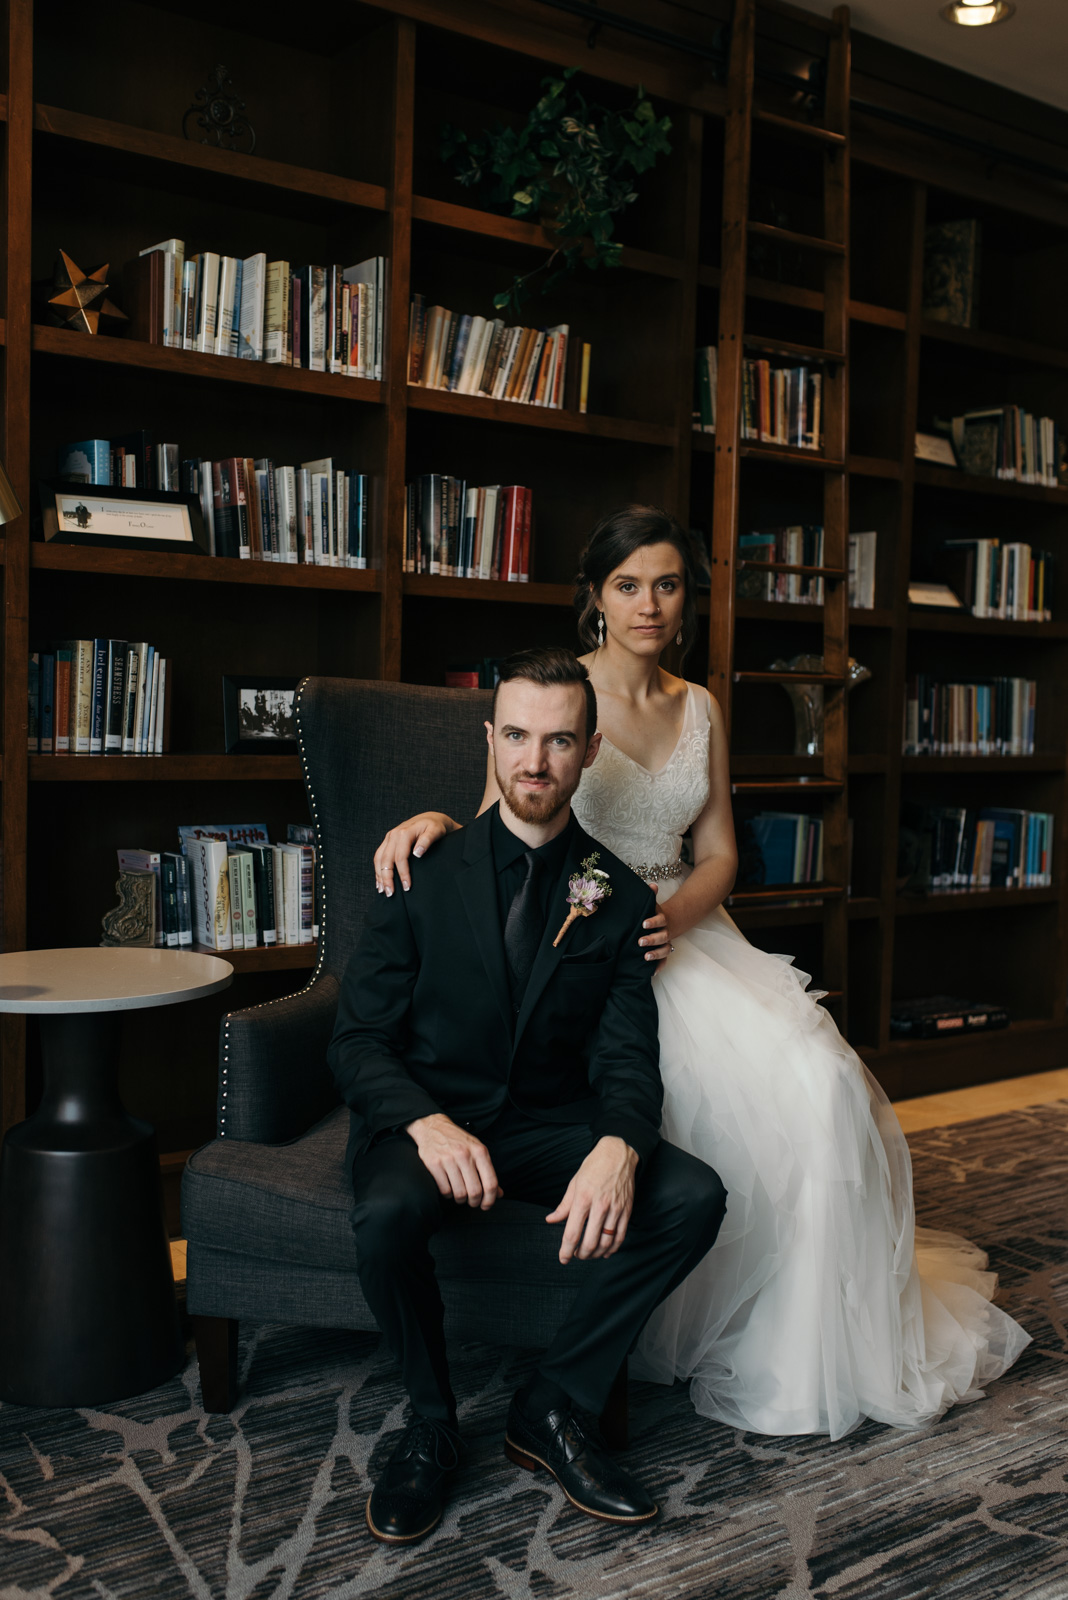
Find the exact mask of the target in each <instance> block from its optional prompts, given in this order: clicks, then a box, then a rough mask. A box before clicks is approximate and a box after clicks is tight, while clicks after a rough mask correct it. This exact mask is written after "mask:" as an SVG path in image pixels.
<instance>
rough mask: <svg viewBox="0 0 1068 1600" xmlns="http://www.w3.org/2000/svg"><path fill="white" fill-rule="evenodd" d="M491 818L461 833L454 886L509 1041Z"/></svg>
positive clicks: (510, 1016) (487, 815)
mask: <svg viewBox="0 0 1068 1600" xmlns="http://www.w3.org/2000/svg"><path fill="white" fill-rule="evenodd" d="M491 817H492V809H491V810H489V811H484V812H483V813H482V815H481V816H480V817H476V818H475V820H474V822H472V823H470V824H469V825H468V826H467V827H466V828H465V829H464V835H465V838H464V859H463V866H462V867H461V868H460V871H459V872H458V873H457V875H456V885H457V888H458V889H459V891H460V898H461V900H462V901H463V904H464V910H465V911H466V912H467V916H468V920H469V921H470V923H471V932H472V935H473V937H474V941H475V948H476V950H477V951H478V953H479V956H480V957H481V959H482V965H483V966H484V967H485V969H486V977H487V978H488V979H489V984H490V988H491V989H492V990H493V995H494V998H495V999H496V1001H497V1004H498V1006H499V1008H500V1012H501V1017H502V1018H503V1021H504V1025H505V1027H506V1029H507V1030H508V1035H509V1037H511V1035H512V1031H513V1028H514V1025H515V1017H514V1015H513V1012H512V1002H511V999H510V997H509V993H508V969H507V967H506V965H505V960H504V938H503V934H502V931H501V919H500V915H499V913H498V911H497V871H496V868H495V866H494V864H493V846H492V843H491V839H490V820H491Z"/></svg>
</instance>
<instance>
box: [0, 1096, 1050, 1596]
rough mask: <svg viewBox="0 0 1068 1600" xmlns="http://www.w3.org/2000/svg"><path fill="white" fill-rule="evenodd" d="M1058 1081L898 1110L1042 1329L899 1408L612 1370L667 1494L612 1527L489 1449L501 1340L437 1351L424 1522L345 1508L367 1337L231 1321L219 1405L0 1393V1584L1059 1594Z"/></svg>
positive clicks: (649, 1470)
mask: <svg viewBox="0 0 1068 1600" xmlns="http://www.w3.org/2000/svg"><path fill="white" fill-rule="evenodd" d="M1066 1135H1068V1103H1058V1104H1056V1105H1050V1106H1044V1107H1038V1108H1035V1109H1032V1110H1029V1111H1022V1112H1014V1113H1012V1114H1009V1115H1006V1116H1001V1117H994V1118H990V1119H988V1120H986V1121H983V1122H973V1123H963V1124H958V1125H956V1126H954V1127H951V1128H944V1129H939V1130H937V1131H934V1132H928V1133H922V1134H918V1135H916V1136H914V1137H913V1138H912V1139H911V1140H910V1141H909V1142H910V1144H911V1147H912V1150H913V1156H914V1159H915V1165H916V1190H917V1206H918V1212H919V1215H920V1217H921V1219H926V1220H929V1221H930V1222H932V1223H934V1224H936V1225H938V1226H941V1227H950V1228H957V1229H959V1231H961V1232H963V1233H966V1234H968V1235H969V1236H970V1237H972V1238H975V1239H978V1240H981V1241H982V1242H983V1243H984V1244H985V1245H986V1247H987V1248H988V1249H989V1250H990V1252H991V1258H992V1265H993V1266H994V1267H995V1268H996V1269H997V1270H998V1271H999V1272H1000V1274H1001V1278H1002V1285H1003V1294H1002V1300H1003V1303H1004V1304H1006V1306H1007V1307H1008V1308H1009V1309H1010V1310H1011V1311H1012V1312H1013V1313H1014V1315H1016V1316H1018V1317H1019V1318H1020V1319H1021V1320H1022V1321H1023V1322H1024V1324H1025V1325H1026V1327H1027V1328H1028V1330H1029V1332H1031V1333H1032V1334H1033V1335H1034V1339H1035V1343H1034V1344H1033V1345H1032V1346H1031V1347H1030V1348H1029V1349H1028V1350H1027V1351H1026V1352H1025V1354H1024V1356H1023V1357H1022V1358H1021V1360H1020V1361H1019V1363H1018V1364H1017V1366H1016V1367H1015V1368H1014V1369H1013V1371H1012V1372H1011V1373H1009V1374H1008V1375H1007V1376H1006V1377H1005V1378H1004V1379H1003V1380H1002V1382H1001V1383H999V1384H998V1385H996V1386H995V1387H994V1388H993V1389H992V1391H991V1393H990V1395H989V1397H988V1398H987V1399H986V1400H984V1401H981V1402H979V1403H978V1404H976V1405H972V1406H967V1407H962V1408H960V1409H958V1410H957V1411H955V1412H953V1413H951V1414H950V1415H949V1416H948V1417H947V1418H946V1419H944V1420H943V1421H942V1422H941V1423H940V1424H938V1425H937V1426H935V1427H932V1428H929V1429H925V1430H923V1431H920V1432H916V1433H903V1432H897V1431H895V1430H892V1429H888V1428H883V1427H880V1426H877V1425H874V1424H872V1425H865V1426H864V1427H862V1428H860V1429H859V1430H858V1431H857V1432H856V1433H854V1434H852V1435H851V1436H850V1437H849V1438H847V1439H845V1440H842V1441H840V1442H839V1443H837V1444H831V1443H829V1442H828V1441H827V1440H825V1439H817V1438H797V1439H764V1438H760V1437H757V1436H756V1435H753V1434H744V1433H737V1432H735V1431H733V1430H731V1429H729V1428H724V1427H720V1426H718V1425H716V1424H713V1423H709V1422H706V1421H704V1420H702V1419H701V1418H699V1417H696V1416H695V1415H694V1413H693V1411H692V1409H691V1407H690V1404H689V1401H688V1399H687V1396H686V1392H685V1389H684V1388H683V1387H682V1386H681V1385H676V1386H675V1388H674V1389H664V1388H660V1387H657V1386H655V1385H641V1384H634V1385H632V1391H633V1392H632V1408H631V1409H632V1428H633V1435H634V1443H633V1447H632V1449H631V1451H630V1453H629V1455H628V1458H627V1459H628V1462H629V1464H630V1465H631V1466H632V1467H633V1468H634V1469H635V1470H636V1471H637V1472H639V1473H640V1474H641V1475H642V1477H643V1478H644V1479H645V1481H646V1482H647V1483H648V1484H649V1485H650V1487H651V1488H652V1489H653V1490H654V1492H655V1493H656V1496H657V1498H658V1499H659V1500H660V1502H661V1505H662V1507H663V1513H662V1515H661V1518H660V1519H659V1521H658V1522H657V1523H656V1524H655V1525H654V1526H652V1527H651V1528H647V1529H643V1530H638V1531H624V1530H620V1529H617V1528H613V1527H608V1526H606V1525H604V1524H598V1523H595V1522H592V1521H591V1520H590V1519H589V1518H586V1517H583V1516H582V1515H581V1514H580V1513H578V1512H577V1511H575V1510H574V1509H573V1508H572V1507H571V1506H570V1505H569V1504H568V1503H567V1502H566V1501H565V1500H564V1498H563V1496H562V1494H561V1493H560V1492H559V1490H558V1489H556V1487H555V1485H553V1484H552V1483H551V1482H550V1481H549V1480H547V1479H546V1478H544V1477H542V1476H540V1475H539V1476H538V1477H532V1476H530V1475H528V1474H527V1473H525V1472H522V1471H520V1470H519V1469H518V1468H516V1467H513V1466H512V1465H511V1464H510V1463H509V1462H508V1461H507V1460H506V1459H505V1457H504V1455H503V1453H502V1451H501V1431H502V1423H503V1418H504V1413H505V1410H506V1407H507V1403H508V1398H509V1396H510V1394H511V1392H512V1390H513V1388H514V1387H515V1385H516V1383H517V1382H518V1381H519V1379H520V1378H521V1376H522V1374H523V1372H524V1371H525V1370H526V1368H527V1366H528V1365H529V1361H530V1357H529V1356H525V1355H523V1354H522V1353H518V1352H514V1351H501V1350H495V1349H490V1348H487V1347H483V1346H469V1347H467V1348H465V1349H463V1350H461V1351H456V1352H455V1353H454V1363H453V1365H454V1375H455V1382H456V1389H457V1393H458V1394H459V1395H460V1396H461V1399H462V1411H461V1420H462V1426H463V1428H464V1431H465V1434H466V1437H467V1440H468V1444H469V1447H470V1448H469V1456H468V1461H467V1464H466V1466H465V1468H464V1470H463V1473H462V1474H461V1476H460V1478H459V1480H458V1482H457V1484H456V1489H455V1495H454V1498H453V1501H452V1504H451V1506H450V1508H449V1511H448V1513H447V1515H446V1517H445V1520H444V1522H443V1524H442V1526H441V1527H440V1528H439V1529H438V1530H437V1532H436V1533H435V1534H434V1535H433V1536H432V1537H431V1538H430V1539H429V1540H428V1541H427V1542H426V1543H425V1544H424V1545H422V1546H420V1547H417V1548H416V1549H413V1550H407V1551H406V1550H391V1549H388V1548H385V1547H383V1546H380V1545H377V1544H375V1543H374V1542H373V1541H372V1540H371V1538H370V1537H369V1535H368V1534H367V1531H366V1529H365V1526H364V1520H363V1505H364V1500H365V1498H366V1495H367V1492H368V1486H369V1483H370V1481H371V1480H372V1479H373V1477H374V1476H375V1474H376V1471H377V1468H378V1465H379V1463H380V1462H381V1461H382V1460H383V1459H384V1457H385V1456H386V1454H387V1453H388V1451H389V1449H390V1448H391V1444H392V1441H393V1439H394V1438H395V1437H396V1434H397V1431H398V1429H399V1428H400V1427H401V1424H402V1417H403V1394H402V1392H401V1390H400V1387H399V1385H398V1383H397V1380H396V1376H395V1374H394V1372H393V1369H392V1367H391V1365H390V1363H389V1362H388V1360H386V1359H385V1358H384V1357H383V1356H382V1355H381V1354H380V1352H379V1349H378V1341H377V1340H376V1339H375V1338H374V1337H371V1336H368V1335H363V1334H347V1333H322V1332H307V1331H301V1330H293V1329H284V1328H276V1327H267V1328H261V1329H258V1330H250V1332H249V1336H248V1337H247V1339H246V1340H245V1343H244V1345H243V1350H242V1361H243V1372H244V1380H245V1381H244V1388H243V1391H242V1398H241V1403H240V1405H239V1408H238V1410H237V1411H236V1412H235V1413H234V1414H233V1416H232V1417H212V1416H207V1415H205V1413H204V1412H203V1410H202V1408H201V1405H200V1397H199V1385H198V1379H197V1369H196V1365H195V1363H194V1362H190V1365H189V1366H188V1368H187V1370H186V1372H185V1373H184V1375H183V1376H182V1377H181V1378H177V1379H175V1380H174V1381H173V1382H171V1383H169V1384H167V1385H165V1386H164V1387H163V1388H160V1389H158V1390H155V1391H154V1392H153V1393H151V1394H149V1395H146V1396H144V1397H142V1398H140V1399H138V1400H131V1401H127V1402H124V1403H122V1404H120V1405H117V1406H115V1407H114V1408H113V1409H111V1410H108V1411H107V1412H99V1411H89V1410H77V1411H74V1410H68V1411H44V1410H28V1409H25V1408H21V1407H16V1406H4V1407H0V1597H2V1600H46V1597H49V1600H51V1597H54V1600H120V1597H121V1600H127V1597H129V1600H143V1597H148V1596H152V1597H155V1600H187V1597H189V1596H193V1597H196V1600H290V1597H292V1600H313V1597H315V1600H318V1597H322V1600H348V1597H350V1596H363V1595H370V1594H374V1595H375V1596H376V1600H431V1597H433V1600H530V1597H534V1600H587V1597H590V1600H592V1597H597V1600H617V1597H619V1600H621V1597H623V1596H627V1597H630V1600H668V1597H671V1600H727V1597H729V1600H802V1597H803V1596H813V1597H819V1600H928V1597H931V1600H933V1597H935V1596H937V1597H938V1600H954V1597H959V1600H1001V1597H1009V1596H1011V1597H1013V1600H1066V1597H1068V1217H1066V1195H1068V1182H1066V1179H1068V1140H1066Z"/></svg>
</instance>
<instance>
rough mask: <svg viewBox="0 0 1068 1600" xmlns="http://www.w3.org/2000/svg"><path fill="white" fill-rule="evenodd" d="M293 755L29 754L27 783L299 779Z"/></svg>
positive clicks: (218, 781) (208, 781) (293, 780)
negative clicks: (28, 777) (28, 778)
mask: <svg viewBox="0 0 1068 1600" xmlns="http://www.w3.org/2000/svg"><path fill="white" fill-rule="evenodd" d="M300 778H301V772H300V762H299V761H298V759H297V757H296V756H215V755H166V756H118V755H116V756H31V757H30V782H31V783H266V782H277V781H278V780H279V779H281V780H288V781H291V782H295V783H298V782H300Z"/></svg>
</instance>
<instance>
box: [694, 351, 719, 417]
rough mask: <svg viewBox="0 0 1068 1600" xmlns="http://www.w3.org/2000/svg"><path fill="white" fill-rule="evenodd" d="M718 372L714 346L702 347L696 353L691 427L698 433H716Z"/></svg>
mask: <svg viewBox="0 0 1068 1600" xmlns="http://www.w3.org/2000/svg"><path fill="white" fill-rule="evenodd" d="M718 371H719V367H718V363H717V360H716V347H715V345H714V344H706V345H702V346H701V348H700V349H699V350H698V352H697V366H696V371H695V373H694V391H693V425H694V428H695V429H696V431H697V432H698V433H715V431H716V382H717V374H718Z"/></svg>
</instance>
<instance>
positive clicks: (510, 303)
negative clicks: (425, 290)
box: [441, 67, 671, 314]
mask: <svg viewBox="0 0 1068 1600" xmlns="http://www.w3.org/2000/svg"><path fill="white" fill-rule="evenodd" d="M578 70H579V69H578V68H577V67H567V68H565V69H564V72H563V74H562V75H561V76H560V77H559V78H553V77H549V78H543V79H542V88H543V89H544V91H545V93H544V94H543V95H542V97H541V99H540V100H539V101H538V103H537V105H536V106H535V107H534V109H533V110H532V111H531V112H530V113H529V115H528V116H527V119H526V121H525V122H524V124H523V125H522V127H520V128H507V127H504V126H503V125H502V124H501V123H497V124H496V126H495V127H493V128H488V129H485V130H484V131H483V132H481V133H476V134H468V133H465V132H464V131H463V129H462V128H456V127H453V126H452V125H451V124H446V125H445V126H444V127H443V128H442V130H441V155H442V159H443V160H444V161H445V162H446V163H447V164H449V165H451V166H452V168H453V169H454V172H455V176H456V179H457V181H458V182H459V183H462V184H463V185H464V186H465V187H466V188H469V189H479V190H480V191H481V192H482V197H483V199H484V200H485V201H486V202H487V203H488V204H490V205H493V206H500V207H507V206H511V214H512V216H513V217H525V218H528V219H529V218H534V219H537V220H540V221H541V222H542V223H543V224H544V225H545V226H546V227H549V228H551V229H552V230H553V231H554V232H555V233H556V234H557V235H558V236H559V239H560V244H559V245H558V246H557V248H556V249H555V250H554V251H553V252H552V254H551V255H550V256H549V259H548V260H547V261H546V262H545V263H544V264H543V265H542V266H541V267H538V268H536V269H535V271H534V272H528V273H526V274H524V275H523V276H521V277H517V278H516V279H515V280H514V282H513V283H512V285H511V287H510V288H508V289H505V290H503V291H502V292H501V293H500V294H498V295H495V296H494V300H493V304H494V306H495V307H496V308H497V310H499V311H503V310H505V309H506V308H507V309H510V310H511V311H513V312H514V313H516V314H518V312H519V309H520V306H521V304H522V302H523V299H524V298H525V296H526V295H527V294H528V293H529V292H530V289H531V281H532V280H533V279H535V278H540V280H541V282H540V288H541V292H542V293H543V294H545V293H547V292H548V290H549V289H551V288H552V287H553V285H554V284H556V283H558V282H559V281H560V280H561V279H562V278H564V277H566V276H567V275H568V274H569V273H571V272H573V271H574V270H575V269H576V267H578V265H579V263H580V262H581V263H583V264H584V265H585V266H586V267H589V268H591V269H596V268H598V267H616V266H618V265H619V261H620V257H621V255H622V253H623V246H622V245H621V244H620V243H619V241H618V240H617V239H615V238H613V232H614V219H615V217H616V216H617V215H618V214H619V212H621V211H622V210H623V209H624V207H626V206H629V205H631V204H633V202H634V201H635V200H636V199H637V198H638V196H637V191H636V190H635V188H634V179H635V177H636V176H637V175H638V174H639V173H642V172H648V170H649V168H650V167H652V165H653V164H654V162H655V161H656V158H657V156H659V155H664V154H666V153H667V152H668V151H670V149H671V144H670V142H669V140H668V130H669V129H670V127H671V120H670V118H669V117H657V115H656V112H655V111H654V110H653V107H652V105H651V104H650V102H649V101H648V100H647V99H646V98H645V93H644V90H643V89H642V88H641V86H640V85H639V86H638V89H637V92H636V95H635V99H634V102H633V104H632V105H630V106H629V107H628V108H627V109H626V110H625V111H610V110H609V109H608V107H607V106H602V105H591V104H589V103H588V102H587V100H586V98H585V96H584V95H582V94H580V93H579V91H578V89H577V88H575V87H574V86H573V84H572V82H571V80H572V78H573V77H574V76H575V74H576V72H578Z"/></svg>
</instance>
